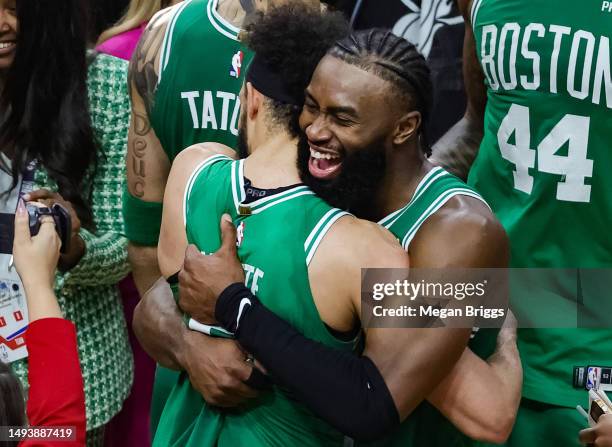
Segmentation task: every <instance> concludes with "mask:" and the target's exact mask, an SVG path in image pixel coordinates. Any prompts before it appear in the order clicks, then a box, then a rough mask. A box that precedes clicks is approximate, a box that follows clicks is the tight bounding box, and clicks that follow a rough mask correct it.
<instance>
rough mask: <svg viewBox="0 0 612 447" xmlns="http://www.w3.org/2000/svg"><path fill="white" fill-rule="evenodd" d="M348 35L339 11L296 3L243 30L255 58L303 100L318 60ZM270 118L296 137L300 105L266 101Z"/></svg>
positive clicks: (258, 18)
mask: <svg viewBox="0 0 612 447" xmlns="http://www.w3.org/2000/svg"><path fill="white" fill-rule="evenodd" d="M348 32H349V28H348V23H347V21H346V19H345V18H344V16H343V15H342V14H341V13H339V12H326V11H321V10H320V9H318V8H312V7H308V6H305V5H304V4H300V3H299V2H296V3H293V4H288V5H283V6H278V7H275V8H272V9H271V10H269V11H268V12H267V13H266V14H265V15H258V16H257V17H256V18H255V20H254V21H253V22H251V23H250V24H249V25H247V27H246V33H245V40H246V43H247V45H248V46H249V48H251V50H253V51H254V52H255V53H256V54H257V57H258V59H260V60H261V61H262V62H264V63H265V65H266V66H267V67H268V68H270V69H271V70H273V71H275V72H276V73H278V74H279V75H280V76H281V78H282V79H284V81H285V88H286V90H287V92H288V93H289V94H291V95H292V96H293V97H298V98H302V102H303V98H304V90H305V89H306V87H307V86H308V84H309V83H310V79H311V78H312V74H313V73H314V70H315V68H317V65H318V63H319V61H320V60H321V59H322V58H323V56H324V55H325V53H326V52H327V50H329V49H330V48H331V47H332V46H333V45H334V43H335V42H336V41H337V40H338V39H341V38H342V37H344V36H346V35H347V34H348ZM268 104H269V106H270V107H269V108H270V111H271V114H272V119H273V120H274V121H275V122H276V123H277V124H279V125H282V126H284V127H286V129H287V130H288V131H289V133H290V134H291V135H292V136H294V137H296V136H297V135H298V134H299V132H300V127H299V123H298V120H299V116H300V112H301V111H302V106H301V105H299V106H296V105H291V104H285V103H283V102H280V101H277V100H273V99H270V98H268Z"/></svg>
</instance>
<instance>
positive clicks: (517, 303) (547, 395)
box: [469, 0, 612, 407]
mask: <svg viewBox="0 0 612 447" xmlns="http://www.w3.org/2000/svg"><path fill="white" fill-rule="evenodd" d="M607 4H608V2H601V1H588V2H583V3H577V2H575V1H572V0H559V1H556V2H554V4H553V3H551V2H550V1H547V0H474V1H473V2H472V7H471V21H472V25H473V29H474V36H475V40H476V51H477V56H478V59H479V61H480V64H481V66H482V69H483V71H484V75H485V83H486V86H487V91H488V93H487V97H488V101H487V108H486V113H485V120H484V138H483V140H482V144H481V146H480V151H479V153H478V157H477V159H476V161H475V162H474V166H473V167H472V170H471V172H470V177H469V183H470V185H472V186H473V187H475V189H477V190H478V191H479V192H480V193H481V194H482V195H483V197H484V198H485V199H486V200H487V202H488V203H489V204H490V205H491V207H492V209H493V211H494V212H495V214H496V215H497V217H498V218H499V219H500V221H501V222H502V224H503V225H504V227H505V229H506V231H507V233H508V235H509V237H510V243H511V253H512V261H511V265H512V266H513V267H525V268H603V267H611V266H612V238H611V237H610V234H609V233H610V223H611V222H612V177H611V176H610V175H609V173H608V172H607V170H608V169H609V167H610V166H612V150H610V143H609V134H610V128H612V73H611V72H612V70H611V68H610V58H611V54H610V39H611V38H612V27H611V26H610V25H611V24H612V13H611V12H610V9H609V8H607ZM528 287H531V288H533V287H534V284H531V285H528ZM577 287H578V286H577V284H576V282H573V283H572V284H565V283H563V284H562V283H561V281H551V283H550V285H547V286H545V287H543V288H542V290H541V292H542V293H540V291H538V292H537V293H535V292H534V293H529V296H528V297H525V296H522V297H521V299H519V300H515V298H516V297H514V296H513V300H514V308H515V310H516V313H517V314H518V316H519V319H520V317H521V316H522V315H529V312H530V311H531V312H533V309H532V306H534V305H536V304H537V303H542V302H544V301H543V300H544V299H545V297H550V296H551V295H552V296H554V297H557V299H556V303H557V304H558V305H559V306H574V309H575V307H576V304H575V301H576V298H575V297H576V295H577V293H576V290H577ZM579 293H580V291H579ZM526 298H527V299H526ZM546 299H548V298H546ZM601 299H609V298H608V297H605V296H602V297H601ZM585 300H586V297H585ZM568 302H569V304H568ZM585 302H586V301H585ZM564 303H565V304H564ZM551 307H557V306H549V310H548V312H554V311H555V309H553V308H551ZM532 315H533V313H532ZM611 335H612V332H611V331H609V330H606V331H604V330H592V329H589V330H586V329H580V330H577V329H546V330H520V331H519V337H518V338H519V340H518V341H519V350H520V353H521V357H522V361H523V368H524V373H525V374H524V377H525V380H524V387H523V395H524V396H525V397H528V398H530V399H533V400H537V401H541V402H547V403H551V404H556V405H563V406H568V407H574V406H575V405H576V404H582V405H584V404H585V403H586V402H585V399H586V394H585V391H584V389H582V390H579V389H573V387H572V373H573V367H574V366H587V365H604V366H605V365H608V364H609V363H610V360H611V358H610V352H612V336H611Z"/></svg>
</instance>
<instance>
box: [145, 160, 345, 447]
mask: <svg viewBox="0 0 612 447" xmlns="http://www.w3.org/2000/svg"><path fill="white" fill-rule="evenodd" d="M243 166H244V160H241V161H233V160H230V159H229V158H227V157H224V156H220V155H219V156H214V157H211V158H209V159H208V160H206V161H204V162H203V163H202V164H201V165H200V166H199V167H198V168H197V169H196V171H195V172H194V174H193V175H192V177H191V179H190V180H189V182H188V186H187V189H186V194H185V202H184V205H185V208H184V209H185V214H184V218H185V223H186V231H187V239H188V241H189V242H190V243H193V244H195V245H196V246H197V247H198V248H199V249H200V250H201V251H203V252H206V253H212V252H215V251H216V250H218V248H219V247H220V245H221V236H220V230H219V222H220V219H221V216H222V215H223V214H224V213H228V214H229V215H230V216H231V217H232V219H233V221H234V223H235V225H236V226H237V230H238V231H237V233H238V237H237V246H238V256H239V258H240V261H241V262H242V264H243V266H244V269H245V273H246V284H247V286H248V287H250V288H251V290H252V291H253V293H257V296H258V298H259V299H260V301H261V302H262V303H263V304H264V305H265V306H266V307H267V308H268V309H270V310H271V311H273V312H274V313H276V314H277V315H279V316H280V317H281V318H283V319H284V320H286V321H287V322H288V323H289V324H291V325H292V326H293V327H295V328H296V329H297V330H299V331H300V332H302V333H303V334H304V336H306V337H308V338H310V339H313V340H316V341H319V342H321V343H323V344H325V345H327V346H330V347H333V348H336V349H341V350H354V349H355V344H356V343H355V341H351V342H344V341H341V340H338V339H337V338H335V337H334V336H333V335H332V334H331V333H330V332H329V330H328V329H327V328H326V326H325V324H324V323H323V321H321V319H320V317H319V313H318V311H317V308H316V306H315V303H314V299H313V297H312V292H311V290H310V283H309V278H308V265H309V263H310V261H311V260H312V259H313V256H314V254H315V253H316V250H317V248H318V246H319V244H320V243H321V241H322V240H323V238H324V237H325V235H326V233H327V232H328V231H329V229H330V228H332V226H333V225H334V223H335V222H337V221H338V219H340V218H342V217H343V216H345V215H346V214H347V213H345V212H343V211H340V210H338V209H335V208H332V207H330V206H329V205H327V204H326V203H325V202H324V201H323V200H321V199H320V198H318V197H317V196H315V195H314V193H313V192H312V191H310V190H309V189H308V188H307V187H305V186H296V187H293V188H290V189H288V190H285V191H283V192H279V193H277V194H274V195H271V196H268V197H265V198H262V199H259V200H256V201H254V202H250V203H248V204H245V203H243V202H244V200H245V197H246V196H245V191H244V176H243ZM343 439H344V437H343V435H342V434H341V433H339V432H338V431H336V430H335V429H334V428H332V427H331V426H330V425H329V424H327V423H325V422H324V421H323V420H321V419H320V418H318V417H317V416H315V415H314V414H313V413H311V412H310V411H309V410H308V409H307V408H306V407H304V406H303V405H302V404H301V403H299V402H298V401H296V400H295V398H294V397H293V396H292V394H291V392H290V391H289V390H286V389H281V388H280V387H278V386H275V387H274V388H273V389H272V390H271V391H269V392H264V393H262V394H261V395H260V396H259V397H258V398H257V399H254V400H253V401H252V402H250V403H249V404H248V405H247V407H246V408H241V409H240V410H237V411H222V410H219V409H216V408H213V407H210V406H209V405H207V404H206V402H205V401H204V400H203V398H202V396H201V395H200V394H199V393H198V392H197V391H195V390H194V389H193V388H192V387H191V384H190V383H189V379H188V377H187V375H186V374H182V375H181V376H180V378H179V380H178V383H177V384H176V386H175V387H174V389H173V390H172V394H171V395H170V398H169V399H168V402H167V404H166V406H165V408H164V412H163V414H162V418H161V420H160V423H159V426H158V430H157V434H156V436H155V441H154V445H156V446H164V447H168V446H177V447H178V446H181V447H184V446H187V447H190V446H194V447H195V446H198V447H202V446H219V447H225V446H228V447H229V446H231V447H234V446H249V447H252V446H255V447H257V446H262V447H263V446H278V447H287V446H296V447H297V446H300V447H301V446H312V447H316V446H338V447H340V446H342V445H343Z"/></svg>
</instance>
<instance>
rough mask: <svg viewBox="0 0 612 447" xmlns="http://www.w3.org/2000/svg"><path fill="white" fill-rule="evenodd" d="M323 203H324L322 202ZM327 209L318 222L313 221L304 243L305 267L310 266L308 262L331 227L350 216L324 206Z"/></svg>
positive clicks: (344, 212)
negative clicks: (344, 217)
mask: <svg viewBox="0 0 612 447" xmlns="http://www.w3.org/2000/svg"><path fill="white" fill-rule="evenodd" d="M323 203H324V202H323ZM325 205H326V206H327V208H328V210H327V212H325V213H324V214H323V215H322V216H321V217H320V218H319V219H318V220H315V222H316V223H315V224H314V226H313V227H312V230H311V231H310V234H309V235H308V237H307V238H306V241H305V242H304V253H306V265H307V266H308V265H310V261H312V258H313V257H314V255H315V253H316V252H317V249H318V248H319V245H320V244H321V241H323V238H324V237H325V235H326V234H327V233H328V232H329V230H330V229H331V227H332V226H333V225H334V223H336V222H337V221H338V219H340V218H341V217H343V216H350V214H349V213H347V212H346V211H342V210H340V209H338V208H331V209H330V208H329V205H327V204H325Z"/></svg>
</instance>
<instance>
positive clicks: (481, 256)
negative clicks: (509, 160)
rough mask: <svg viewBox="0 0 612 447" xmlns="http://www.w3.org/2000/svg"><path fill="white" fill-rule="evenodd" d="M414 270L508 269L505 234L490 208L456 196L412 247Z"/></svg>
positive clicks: (424, 225) (428, 220)
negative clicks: (456, 268)
mask: <svg viewBox="0 0 612 447" xmlns="http://www.w3.org/2000/svg"><path fill="white" fill-rule="evenodd" d="M409 251H410V257H411V260H412V261H413V262H412V264H413V266H414V267H431V268H436V267H437V268H442V267H482V268H484V267H505V266H506V265H507V263H508V256H509V254H508V239H507V235H506V232H505V231H504V229H503V227H502V226H501V224H500V223H499V221H498V220H497V219H496V218H495V216H494V215H493V213H492V212H491V210H490V209H489V207H487V206H486V205H485V204H484V203H483V202H482V201H480V200H478V199H475V198H473V197H469V196H455V197H453V198H452V199H450V200H449V201H448V202H447V203H446V204H445V205H444V206H443V207H442V208H440V210H439V211H438V212H436V213H435V214H434V215H433V216H431V217H430V218H429V219H427V221H425V223H424V224H423V225H422V226H421V228H420V229H419V231H418V232H417V234H416V236H415V238H414V240H413V241H412V243H411V244H410V250H409Z"/></svg>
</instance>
